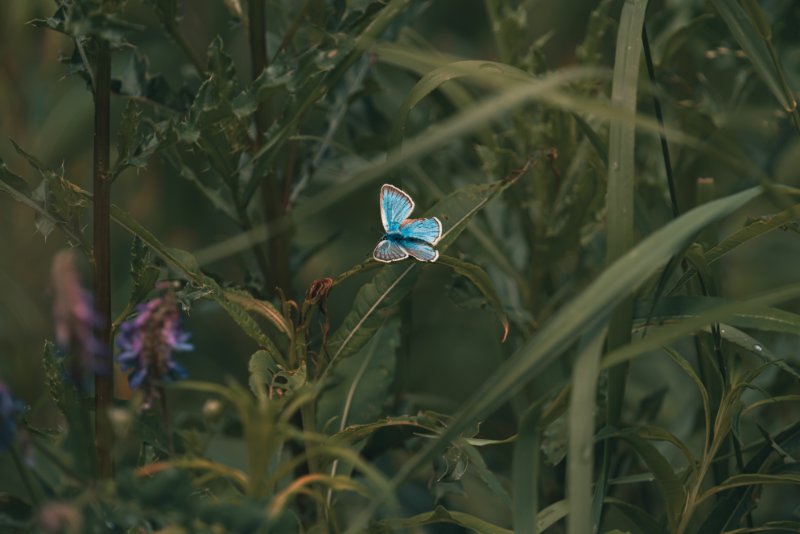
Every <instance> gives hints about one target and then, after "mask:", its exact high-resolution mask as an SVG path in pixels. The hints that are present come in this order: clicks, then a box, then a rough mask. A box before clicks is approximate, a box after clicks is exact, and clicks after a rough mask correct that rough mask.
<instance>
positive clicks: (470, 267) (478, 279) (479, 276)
mask: <svg viewBox="0 0 800 534" xmlns="http://www.w3.org/2000/svg"><path fill="white" fill-rule="evenodd" d="M437 261H438V262H439V263H441V264H442V265H447V266H448V267H450V268H451V269H453V271H455V272H456V273H457V274H459V275H461V276H463V277H464V278H466V279H468V280H469V281H470V282H472V284H473V285H474V286H475V287H476V288H478V290H480V292H481V293H482V294H483V296H484V297H486V300H487V301H488V302H489V304H490V305H491V307H492V310H493V311H494V312H495V314H496V315H497V317H498V319H500V323H501V324H502V325H503V337H502V340H501V341H505V340H506V338H507V337H508V316H507V315H506V312H505V310H504V309H503V303H502V302H500V297H498V296H497V292H496V291H495V289H494V284H492V281H491V279H490V278H489V275H488V274H486V271H484V270H483V269H481V268H480V266H478V265H475V264H474V263H468V262H466V261H462V260H459V259H457V258H454V257H452V256H446V255H443V254H442V255H440V256H439V259H438V260H437Z"/></svg>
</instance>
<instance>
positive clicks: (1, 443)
mask: <svg viewBox="0 0 800 534" xmlns="http://www.w3.org/2000/svg"><path fill="white" fill-rule="evenodd" d="M24 410H25V405H24V404H23V403H22V402H20V401H18V400H16V399H15V398H14V397H12V396H11V392H10V391H9V390H8V386H6V385H5V383H3V382H0V451H5V450H8V448H9V447H11V444H12V443H13V442H14V437H15V436H16V435H17V416H18V415H19V414H21V413H22V412H23V411H24Z"/></svg>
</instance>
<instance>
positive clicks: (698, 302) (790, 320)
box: [634, 296, 800, 335]
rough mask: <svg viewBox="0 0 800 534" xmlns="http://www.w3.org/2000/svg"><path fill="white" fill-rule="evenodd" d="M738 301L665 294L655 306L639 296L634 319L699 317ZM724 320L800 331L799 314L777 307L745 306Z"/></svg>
mask: <svg viewBox="0 0 800 534" xmlns="http://www.w3.org/2000/svg"><path fill="white" fill-rule="evenodd" d="M735 302H736V301H734V300H730V299H725V298H722V297H698V296H681V297H663V298H661V299H659V300H658V301H657V302H655V307H653V305H654V303H653V301H652V300H640V301H637V303H636V310H635V312H634V313H635V317H636V320H635V322H636V323H637V324H639V325H640V326H643V324H644V321H645V320H646V319H647V318H648V317H649V319H650V323H649V326H653V325H659V324H670V323H674V322H676V321H681V320H684V319H688V318H691V317H697V316H699V315H702V314H703V313H705V312H707V311H708V310H710V309H713V308H717V307H719V306H724V305H733V304H735ZM651 310H652V312H651ZM725 322H726V323H728V324H729V325H732V326H736V327H739V328H752V329H754V330H761V331H763V332H781V333H785V334H794V335H800V314H796V313H792V312H788V311H785V310H781V309H778V308H770V307H766V306H765V307H763V308H760V309H758V308H757V309H751V310H746V311H745V310H743V311H741V312H739V313H736V314H735V315H731V316H730V317H728V318H727V319H726V320H725Z"/></svg>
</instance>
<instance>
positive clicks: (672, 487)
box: [617, 433, 686, 530]
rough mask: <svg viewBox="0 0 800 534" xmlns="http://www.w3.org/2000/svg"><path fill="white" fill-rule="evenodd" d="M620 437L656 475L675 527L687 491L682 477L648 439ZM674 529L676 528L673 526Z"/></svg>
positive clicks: (621, 434) (620, 434) (671, 522)
mask: <svg viewBox="0 0 800 534" xmlns="http://www.w3.org/2000/svg"><path fill="white" fill-rule="evenodd" d="M617 436H618V437H620V438H622V439H624V440H625V441H626V442H628V444H629V445H631V446H632V447H633V448H634V450H635V451H636V452H637V454H638V455H639V456H640V457H641V459H642V460H643V461H644V462H645V464H647V467H648V469H649V470H650V472H651V473H653V475H654V476H655V477H656V483H657V484H658V485H659V487H660V488H661V492H662V493H663V494H664V500H665V501H666V504H667V519H668V521H669V523H670V525H672V527H674V526H675V525H677V521H678V519H679V516H680V513H681V510H682V508H683V502H684V500H685V498H686V493H685V490H684V488H683V484H682V482H681V479H680V478H679V477H678V476H677V475H676V474H675V471H674V470H673V469H672V466H671V465H670V464H669V462H668V461H667V459H666V458H664V455H662V454H661V453H660V452H659V451H658V449H656V448H655V447H653V446H652V445H650V444H649V443H648V442H647V441H645V440H644V439H642V438H640V437H639V436H635V435H632V434H628V433H619V434H617ZM672 530H674V528H672Z"/></svg>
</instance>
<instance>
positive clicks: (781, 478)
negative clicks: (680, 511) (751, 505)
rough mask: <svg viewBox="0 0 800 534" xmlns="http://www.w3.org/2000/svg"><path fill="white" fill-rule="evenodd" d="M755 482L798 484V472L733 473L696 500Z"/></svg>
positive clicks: (754, 483)
mask: <svg viewBox="0 0 800 534" xmlns="http://www.w3.org/2000/svg"><path fill="white" fill-rule="evenodd" d="M757 484H793V485H797V486H800V473H781V474H779V475H770V474H764V473H745V474H741V475H733V476H732V477H730V478H728V479H726V480H725V481H723V482H722V483H720V484H719V485H717V486H714V487H713V488H710V489H708V490H706V491H705V493H703V494H702V495H701V496H700V498H699V499H698V502H702V501H704V500H706V499H708V498H709V497H711V496H713V495H715V494H717V493H719V492H721V491H725V490H729V489H733V488H740V487H747V486H754V485H757Z"/></svg>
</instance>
